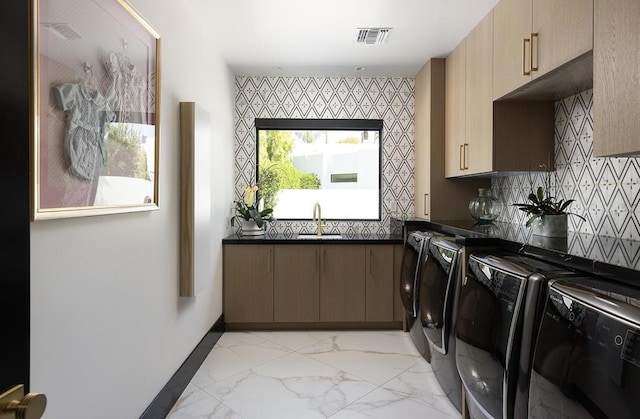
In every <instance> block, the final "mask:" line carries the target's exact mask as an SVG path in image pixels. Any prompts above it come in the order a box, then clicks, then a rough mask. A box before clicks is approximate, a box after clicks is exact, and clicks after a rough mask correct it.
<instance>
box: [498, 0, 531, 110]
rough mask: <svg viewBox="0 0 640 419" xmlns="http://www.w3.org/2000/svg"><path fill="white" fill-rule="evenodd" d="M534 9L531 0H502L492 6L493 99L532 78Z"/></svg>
mask: <svg viewBox="0 0 640 419" xmlns="http://www.w3.org/2000/svg"><path fill="white" fill-rule="evenodd" d="M531 13H532V0H501V1H500V2H498V4H496V6H495V7H494V8H493V19H494V21H493V62H494V69H493V70H494V73H493V98H494V99H498V98H500V97H502V96H504V95H506V94H507V93H509V92H511V91H513V90H515V89H517V88H518V87H520V86H522V85H524V84H526V83H528V82H529V81H531V72H530V71H529V69H528V68H529V67H528V63H529V59H530V57H529V54H528V52H529V51H530V50H531V39H530V38H531V19H532V17H531ZM525 40H529V41H528V42H527V41H525Z"/></svg>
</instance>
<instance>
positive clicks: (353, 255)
mask: <svg viewBox="0 0 640 419" xmlns="http://www.w3.org/2000/svg"><path fill="white" fill-rule="evenodd" d="M365 254H366V253H365V246H363V245H341V244H335V245H331V244H326V245H322V246H321V261H320V265H321V268H320V321H321V322H363V321H364V320H365Z"/></svg>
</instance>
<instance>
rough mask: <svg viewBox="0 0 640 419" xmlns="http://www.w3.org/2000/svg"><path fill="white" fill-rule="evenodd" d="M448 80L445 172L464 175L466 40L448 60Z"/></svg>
mask: <svg viewBox="0 0 640 419" xmlns="http://www.w3.org/2000/svg"><path fill="white" fill-rule="evenodd" d="M446 74H447V76H446V83H445V89H446V92H445V136H446V144H445V156H446V158H445V174H446V176H447V177H452V176H460V175H463V174H464V170H465V162H464V160H463V158H464V144H465V143H466V141H467V138H466V109H465V103H466V100H467V99H466V55H465V41H462V42H461V43H460V45H458V46H457V47H456V49H454V50H453V52H452V53H451V54H449V56H448V57H447V60H446Z"/></svg>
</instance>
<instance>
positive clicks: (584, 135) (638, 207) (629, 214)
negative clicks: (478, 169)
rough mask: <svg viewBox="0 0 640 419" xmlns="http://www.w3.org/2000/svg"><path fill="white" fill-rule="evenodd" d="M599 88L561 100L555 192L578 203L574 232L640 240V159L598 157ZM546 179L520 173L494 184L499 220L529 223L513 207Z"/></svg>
mask: <svg viewBox="0 0 640 419" xmlns="http://www.w3.org/2000/svg"><path fill="white" fill-rule="evenodd" d="M592 105H593V90H587V91H585V92H582V93H580V94H578V95H575V96H572V97H569V98H567V99H564V100H561V101H558V102H556V108H555V112H556V117H555V143H556V147H555V161H556V170H555V172H552V173H551V175H550V179H551V184H552V193H553V194H555V195H556V196H558V197H559V198H562V199H575V202H574V203H573V204H571V206H570V207H569V208H570V211H571V212H574V213H577V214H580V215H582V216H583V217H585V218H586V221H584V222H583V221H582V220H580V219H579V218H578V217H569V230H570V231H574V232H577V233H584V234H594V235H598V236H606V237H616V238H620V239H627V240H640V159H639V158H622V157H614V158H602V157H600V158H596V157H593V116H592V112H591V108H592ZM530 178H531V179H532V180H533V184H534V188H537V187H538V186H541V185H543V182H544V181H545V175H544V174H541V173H537V174H534V175H531V176H530V175H528V174H518V175H512V176H505V177H497V178H494V179H493V180H492V189H493V193H494V195H496V196H497V197H499V198H500V199H502V200H503V202H504V203H505V211H504V212H503V214H502V215H501V217H500V219H499V221H504V222H514V220H515V222H516V223H518V224H524V223H525V222H526V214H524V213H523V212H522V211H518V210H517V209H516V208H515V207H513V206H511V205H510V204H513V203H516V202H517V203H521V202H526V198H527V195H528V194H529V191H530V190H531V187H530V181H529V179H530Z"/></svg>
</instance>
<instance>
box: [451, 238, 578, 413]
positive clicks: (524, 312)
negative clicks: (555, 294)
mask: <svg viewBox="0 0 640 419" xmlns="http://www.w3.org/2000/svg"><path fill="white" fill-rule="evenodd" d="M571 275H573V273H572V272H570V271H568V270H566V269H564V268H562V267H559V266H556V265H552V264H549V263H545V262H542V261H540V260H538V259H534V258H531V257H527V256H522V255H519V254H514V253H509V252H506V251H495V250H492V251H487V252H475V253H473V254H472V255H470V256H469V261H468V265H467V272H466V275H465V277H464V278H463V280H462V285H461V289H460V295H459V301H458V308H457V317H456V332H455V335H456V366H457V368H458V373H459V374H460V379H461V380H462V384H463V389H464V393H465V399H466V405H467V408H468V410H469V415H470V416H471V417H472V418H505V419H512V418H516V419H523V418H526V417H527V413H528V394H529V393H528V387H529V378H530V377H529V374H530V370H531V367H530V366H531V360H532V349H533V342H534V341H535V331H536V330H537V326H538V324H539V321H540V317H541V312H542V309H541V306H542V304H543V303H544V292H545V290H546V284H547V281H548V280H551V279H554V278H559V277H568V276H571Z"/></svg>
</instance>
